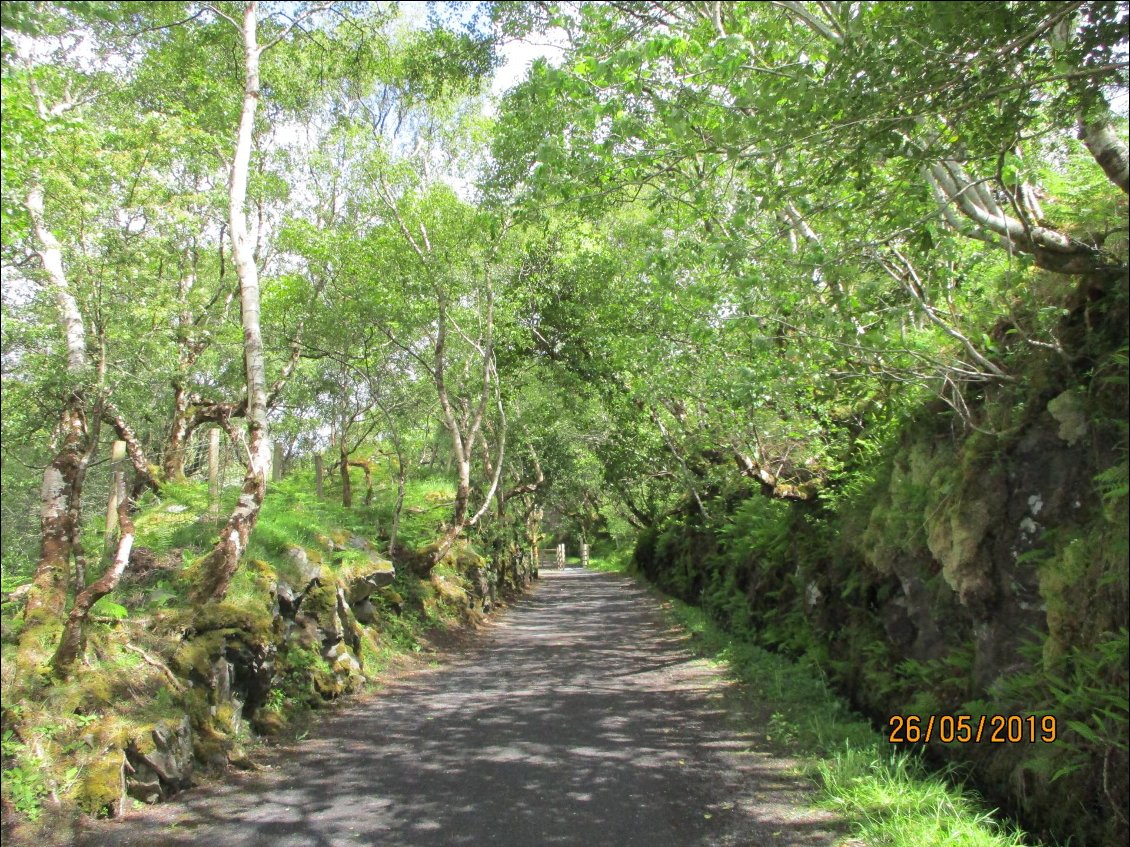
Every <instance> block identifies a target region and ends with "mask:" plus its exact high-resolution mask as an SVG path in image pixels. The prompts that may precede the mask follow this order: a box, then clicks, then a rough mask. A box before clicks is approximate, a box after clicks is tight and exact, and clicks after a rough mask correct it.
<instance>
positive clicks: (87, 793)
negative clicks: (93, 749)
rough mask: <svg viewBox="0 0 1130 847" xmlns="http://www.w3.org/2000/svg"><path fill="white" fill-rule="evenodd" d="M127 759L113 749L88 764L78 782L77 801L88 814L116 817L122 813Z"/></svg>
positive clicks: (120, 752)
mask: <svg viewBox="0 0 1130 847" xmlns="http://www.w3.org/2000/svg"><path fill="white" fill-rule="evenodd" d="M125 772H126V759H125V755H124V754H123V753H122V751H121V750H113V751H111V752H110V753H107V754H105V755H103V756H101V757H99V758H97V759H95V761H94V762H93V763H91V764H90V765H88V766H87V767H86V768H85V770H84V771H83V774H82V776H81V778H80V779H79V782H78V788H77V791H76V795H75V801H76V803H77V805H78V807H79V808H80V809H82V810H83V811H84V812H86V813H87V814H88V815H93V816H94V817H98V818H108V817H115V816H117V815H119V814H121V812H122V808H123V804H124V802H125V797H126V780H125Z"/></svg>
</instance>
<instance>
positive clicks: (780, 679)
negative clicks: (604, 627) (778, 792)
mask: <svg viewBox="0 0 1130 847" xmlns="http://www.w3.org/2000/svg"><path fill="white" fill-rule="evenodd" d="M589 566H590V568H591V569H592V570H596V571H602V572H613V573H629V572H630V569H629V566H628V562H627V560H626V557H609V558H600V559H592V560H590V563H589ZM664 606H665V609H666V611H667V612H668V614H669V615H670V616H671V617H672V618H673V619H674V620H675V621H676V622H677V623H678V624H679V625H680V626H681V627H682V628H683V629H685V630H686V631H687V632H688V633H689V634H690V635H691V644H692V649H694V651H695V652H696V653H698V654H699V655H702V656H705V657H708V658H711V659H713V660H715V661H717V662H719V663H721V664H723V665H724V666H725V667H726V669H727V671H728V672H729V673H730V675H732V676H733V677H735V678H736V679H738V680H740V681H741V682H742V683H743V684H744V686H745V688H746V690H747V691H748V692H749V695H750V697H751V698H753V699H754V700H755V701H756V702H757V703H758V704H759V707H760V708H761V709H763V710H764V711H765V713H766V714H770V715H771V717H770V718H769V720H768V723H767V738H768V739H769V740H771V741H773V742H777V743H781V744H783V745H786V746H787V747H788V748H789V749H790V752H792V753H794V754H796V753H799V754H800V755H801V756H802V758H803V761H804V765H803V767H804V770H805V773H806V774H807V775H808V776H809V777H811V778H812V779H813V781H814V782H815V783H816V784H817V785H818V786H819V789H820V795H819V800H818V804H819V805H820V806H821V807H823V808H827V809H831V810H833V811H835V812H837V813H838V814H839V815H840V817H841V818H842V819H843V820H844V821H845V822H846V823H847V825H848V826H849V827H850V828H851V830H852V833H853V836H854V837H856V838H858V839H860V840H862V842H863V843H864V844H866V845H876V847H878V845H884V847H1023V845H1026V844H1031V843H1032V842H1031V841H1030V840H1028V839H1027V838H1026V836H1025V835H1024V834H1023V833H1021V832H1019V831H1018V830H1016V829H1015V827H1011V826H1009V825H1007V824H1002V823H1000V822H998V821H996V820H994V819H993V817H992V813H991V812H990V811H989V810H988V809H986V808H985V806H984V805H983V804H982V803H981V802H980V800H979V798H978V797H977V796H976V795H975V794H973V793H972V792H970V791H968V790H966V789H963V788H960V787H957V786H955V784H954V782H953V780H951V778H950V776H951V774H947V773H938V772H936V771H933V772H932V771H931V770H930V769H929V768H928V767H927V766H926V765H925V764H924V763H923V762H922V761H921V759H920V758H919V757H917V756H915V755H911V754H908V753H905V752H901V751H898V750H896V749H895V748H893V747H892V746H891V745H890V744H889V743H888V742H887V740H886V739H885V738H884V737H883V736H882V735H880V734H879V733H878V732H876V731H875V729H874V728H873V727H872V726H871V725H870V724H869V723H867V721H865V720H864V719H863V718H861V717H859V716H858V715H856V714H854V713H853V712H852V711H851V709H850V708H849V707H848V705H847V704H846V703H845V702H844V701H843V700H842V699H840V698H839V697H838V696H837V695H836V694H835V693H834V692H832V691H831V690H830V689H829V687H828V685H827V684H826V682H825V681H824V678H823V675H822V674H821V672H820V669H819V668H818V667H816V666H815V665H814V664H812V663H810V662H804V661H801V662H793V661H790V660H789V659H787V658H785V657H783V656H780V655H777V654H775V653H770V652H768V651H767V650H764V649H762V648H760V647H757V646H755V645H753V644H749V643H744V642H741V641H738V640H736V639H734V638H733V637H732V636H731V635H730V634H729V633H727V632H725V631H724V630H723V629H722V628H721V627H719V626H718V625H717V624H715V623H714V622H713V621H711V620H710V619H709V618H708V617H707V615H706V613H705V612H704V611H703V610H702V609H700V608H698V607H695V606H689V605H687V604H686V603H683V602H680V601H679V600H675V599H673V598H665V602H664Z"/></svg>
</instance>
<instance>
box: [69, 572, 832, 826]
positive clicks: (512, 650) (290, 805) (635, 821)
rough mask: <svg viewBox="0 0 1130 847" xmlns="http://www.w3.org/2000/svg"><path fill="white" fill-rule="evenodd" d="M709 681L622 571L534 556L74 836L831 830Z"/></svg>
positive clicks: (722, 686)
mask: <svg viewBox="0 0 1130 847" xmlns="http://www.w3.org/2000/svg"><path fill="white" fill-rule="evenodd" d="M727 688H728V686H727V683H726V682H725V681H724V680H722V679H720V678H719V676H718V675H717V672H716V671H715V670H713V669H712V668H711V666H710V665H709V664H708V663H706V662H703V661H700V660H696V659H695V658H694V657H693V656H691V655H690V653H688V652H687V650H686V649H685V647H684V646H683V645H682V643H681V638H680V635H679V633H678V632H677V631H675V630H673V629H672V628H671V627H670V626H669V625H667V624H666V623H665V622H664V621H663V618H662V615H661V613H660V612H659V610H658V608H657V607H656V603H655V601H654V600H653V599H652V598H651V597H650V596H649V595H648V594H646V593H645V592H644V591H642V590H640V589H639V588H638V587H636V586H635V584H634V583H632V582H631V581H629V580H627V579H625V578H623V577H619V576H613V575H604V574H593V573H587V572H583V571H563V572H551V573H548V574H543V578H542V579H541V580H540V584H539V585H538V586H537V588H536V590H535V591H534V592H533V593H532V594H531V595H530V596H529V597H528V598H526V599H524V600H522V601H521V602H519V603H517V604H515V605H514V606H513V607H512V608H510V609H509V610H507V611H506V612H505V613H504V615H503V616H502V619H501V620H499V621H498V622H496V623H495V624H494V625H493V626H492V627H491V629H490V631H489V633H488V634H487V635H486V637H484V638H483V639H482V641H481V642H480V643H479V644H477V645H476V646H475V647H474V648H472V649H471V650H470V651H469V652H467V653H465V654H463V655H462V656H460V657H458V658H456V659H455V660H454V661H453V662H451V663H450V664H447V665H445V666H443V667H441V668H438V669H435V670H431V671H427V672H422V673H420V674H417V675H414V676H411V677H409V678H408V679H406V680H404V681H402V682H399V683H397V684H394V685H393V686H391V687H390V688H389V689H387V690H386V691H385V692H383V693H382V694H380V695H379V696H377V697H374V698H368V699H366V700H364V701H358V702H357V703H355V704H354V705H351V706H349V707H348V708H347V709H344V710H342V711H341V712H339V713H337V714H335V715H333V716H332V717H330V718H329V719H328V720H326V721H325V722H323V723H322V724H321V725H320V726H319V728H318V729H317V730H316V732H315V733H314V734H313V735H314V737H312V738H311V739H310V740H307V741H306V742H304V743H302V744H300V745H298V746H296V747H295V748H294V749H293V751H292V752H291V753H290V755H288V756H286V757H285V758H279V759H278V761H276V762H275V764H274V766H273V767H271V768H270V769H269V770H265V771H260V772H257V773H253V774H249V775H247V776H243V777H240V778H239V779H237V780H236V781H233V782H232V783H229V784H226V785H224V786H222V787H219V788H214V789H195V790H193V791H189V792H186V793H185V794H183V795H181V799H179V800H177V801H176V802H174V803H171V804H168V805H167V806H164V807H156V808H154V809H151V810H146V811H145V812H142V813H139V814H137V815H133V816H131V817H129V818H127V819H125V820H123V821H120V822H113V823H108V824H104V825H99V826H98V827H97V828H96V829H94V830H93V831H91V832H90V833H88V835H87V838H86V840H85V841H84V843H86V844H91V845H94V844H115V845H122V847H126V846H127V845H137V846H138V847H141V845H144V847H165V846H166V845H169V847H171V845H189V844H192V845H217V847H252V845H255V846H256V847H258V845H262V847H339V845H340V846H341V847H345V845H353V844H357V845H380V846H381V847H394V846H395V847H431V845H445V847H446V845H477V847H487V846H488V845H494V846H496V847H539V845H582V847H633V845H641V847H668V846H669V847H693V846H696V845H702V847H707V845H710V847H715V845H717V846H718V847H724V846H725V845H734V846H735V847H736V845H804V847H814V846H815V845H832V844H835V843H836V841H837V839H836V838H835V836H834V835H833V834H832V831H831V830H832V829H833V825H834V821H831V820H830V818H829V816H827V815H822V814H818V813H814V812H812V811H811V810H809V809H807V808H806V807H805V804H804V800H805V798H806V795H807V788H806V786H805V785H804V783H803V782H802V781H801V780H799V779H797V778H796V777H794V776H792V775H791V774H790V772H789V769H788V763H787V762H784V761H781V760H778V759H775V758H773V756H772V755H770V754H769V753H766V752H762V751H759V750H758V749H757V741H756V737H755V733H751V732H745V731H743V730H742V729H741V722H740V721H735V720H734V717H733V714H732V712H733V710H732V708H731V706H732V704H731V700H732V699H733V698H732V697H730V696H729V694H728V692H727Z"/></svg>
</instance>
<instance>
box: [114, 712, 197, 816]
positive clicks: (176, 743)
mask: <svg viewBox="0 0 1130 847" xmlns="http://www.w3.org/2000/svg"><path fill="white" fill-rule="evenodd" d="M125 754H126V791H127V793H128V794H129V796H130V797H133V798H134V799H135V800H140V801H141V802H142V803H156V802H157V801H159V800H164V799H165V798H167V797H169V796H171V795H173V794H175V793H176V792H178V791H181V790H183V789H185V788H188V787H189V786H190V785H191V784H192V771H193V767H194V765H195V760H194V759H193V754H192V728H191V726H190V724H189V719H188V716H187V715H185V716H184V717H183V718H181V720H179V721H176V720H167V721H162V722H160V723H158V724H157V725H156V726H154V727H153V729H151V730H150V731H148V732H146V733H144V734H143V735H142V736H141V737H139V738H136V739H133V740H132V741H130V742H129V744H128V745H127V746H126V750H125Z"/></svg>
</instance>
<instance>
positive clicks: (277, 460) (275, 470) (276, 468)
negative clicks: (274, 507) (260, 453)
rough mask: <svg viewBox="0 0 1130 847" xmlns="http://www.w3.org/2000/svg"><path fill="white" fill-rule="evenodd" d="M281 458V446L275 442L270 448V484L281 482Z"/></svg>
mask: <svg viewBox="0 0 1130 847" xmlns="http://www.w3.org/2000/svg"><path fill="white" fill-rule="evenodd" d="M283 458H284V457H283V448H282V445H281V444H280V443H279V442H277V441H276V442H275V443H274V444H273V445H272V447H271V482H282V478H283Z"/></svg>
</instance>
